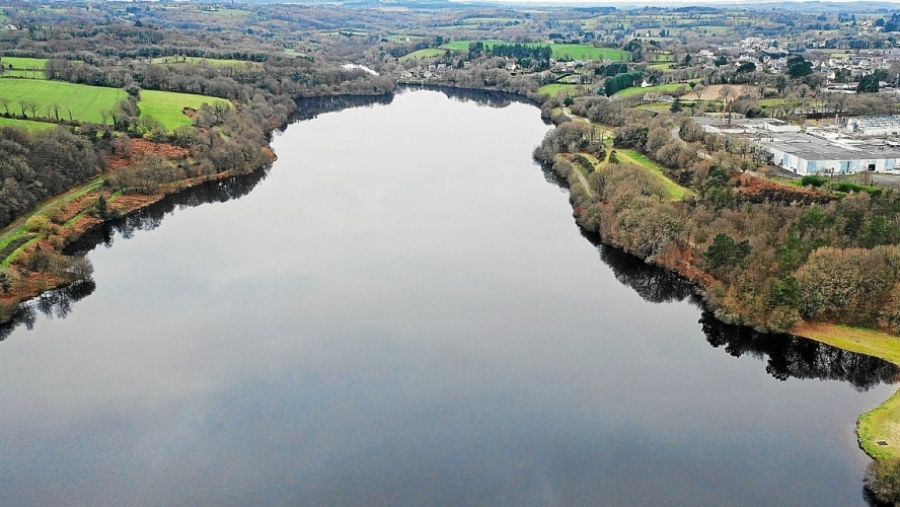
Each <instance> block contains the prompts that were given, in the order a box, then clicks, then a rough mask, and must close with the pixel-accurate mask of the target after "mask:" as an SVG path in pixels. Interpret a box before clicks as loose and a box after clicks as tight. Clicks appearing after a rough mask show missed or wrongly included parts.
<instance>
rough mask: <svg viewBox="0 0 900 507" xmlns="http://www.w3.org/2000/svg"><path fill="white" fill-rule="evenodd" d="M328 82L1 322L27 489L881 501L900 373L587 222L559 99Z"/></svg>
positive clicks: (92, 496) (275, 498)
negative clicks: (747, 324) (812, 335)
mask: <svg viewBox="0 0 900 507" xmlns="http://www.w3.org/2000/svg"><path fill="white" fill-rule="evenodd" d="M344 106H360V107H350V108H347V109H340V108H341V107H344ZM301 107H302V108H303V111H304V116H303V117H304V118H306V119H305V120H303V121H299V122H297V123H293V124H291V125H290V126H288V127H287V128H286V129H285V131H284V132H283V133H278V134H276V135H275V136H274V138H273V141H272V147H273V148H274V150H275V152H276V153H277V154H278V157H279V159H278V161H277V162H276V163H275V164H273V166H272V167H271V168H270V169H268V170H267V171H266V172H260V173H257V174H255V175H251V176H248V177H244V178H234V179H231V180H228V181H225V182H222V183H217V184H211V185H207V186H204V187H201V188H198V189H195V190H193V191H190V192H187V193H185V194H182V195H179V196H176V197H172V198H169V199H167V200H166V201H164V202H163V203H161V204H160V205H158V206H156V207H154V208H151V209H148V210H145V211H144V212H142V213H140V214H138V215H135V216H134V217H131V218H129V219H128V220H124V221H122V222H121V223H119V224H117V225H116V226H115V227H110V228H107V229H106V230H100V231H97V233H96V234H95V235H93V236H92V237H90V238H87V239H86V240H85V241H86V242H87V244H90V243H91V242H100V244H101V245H105V246H99V247H98V248H95V249H93V250H92V251H91V252H90V253H89V258H90V259H91V261H92V262H93V265H94V267H95V276H94V283H93V284H85V285H82V286H79V287H75V288H72V289H70V290H68V291H60V292H58V293H55V294H51V295H48V297H46V298H43V299H42V300H41V301H39V302H36V303H35V304H34V305H33V307H32V308H33V311H30V312H25V313H23V315H22V318H21V320H22V322H23V323H24V324H25V325H19V326H17V327H8V328H6V329H5V331H4V334H3V335H0V336H5V340H4V341H3V342H2V343H0V385H3V391H2V395H0V405H2V407H3V410H2V411H0V451H2V452H0V470H3V473H2V474H0V491H2V498H3V501H2V503H3V505H9V506H46V505H84V506H146V505H160V506H170V505H171V506H181V505H192V506H217V507H222V506H247V505H254V506H299V505H303V506H349V505H359V506H445V505H446V506H458V505H485V506H503V505H509V506H532V505H533V506H550V505H553V506H557V505H558V506H582V505H599V506H667V505H671V506H683V505H693V506H717V507H718V506H749V505H779V506H852V505H865V501H864V498H863V493H862V477H863V473H864V470H865V466H866V463H867V462H868V458H867V457H866V456H865V455H864V454H863V453H862V452H861V451H860V450H859V449H858V447H857V445H856V441H855V433H854V423H855V420H856V418H857V417H858V416H859V414H861V413H863V412H864V411H866V410H868V409H870V408H872V407H874V406H876V405H877V404H879V403H881V402H882V401H883V400H884V399H886V398H887V397H888V396H889V395H890V394H891V393H892V392H893V390H894V386H892V385H890V384H889V383H890V382H892V381H893V379H894V378H896V376H897V371H896V369H895V368H894V367H892V366H890V365H887V364H885V363H882V362H880V361H877V360H874V359H871V358H866V357H863V356H858V355H855V354H850V353H845V352H842V351H839V350H836V349H832V348H829V347H825V346H822V345H819V344H816V343H814V342H809V341H807V340H802V339H797V338H791V337H785V336H766V335H757V334H755V333H752V332H750V331H748V330H746V329H740V328H734V327H729V326H724V325H721V324H718V323H716V322H715V321H714V320H713V319H712V318H711V317H710V316H709V315H708V314H706V313H704V312H703V311H702V309H701V308H700V307H699V306H698V305H697V303H696V301H694V299H695V298H694V296H692V295H691V290H690V287H689V286H688V285H687V284H686V283H684V281H683V280H680V279H679V278H677V277H675V276H672V275H670V274H667V273H665V272H662V271H660V270H658V269H655V268H652V267H650V266H647V265H646V264H643V263H642V262H640V261H638V260H636V259H635V258H633V257H630V256H628V255H625V254H623V253H621V252H619V251H617V250H615V249H612V248H608V247H604V246H601V245H600V244H599V242H598V241H597V239H596V238H591V237H585V236H583V235H582V234H581V233H580V231H579V229H578V228H577V226H576V225H575V223H574V221H573V219H572V211H571V207H570V205H569V202H568V195H567V193H566V192H565V191H563V190H562V189H561V188H560V187H559V186H557V185H556V184H554V181H553V178H552V177H551V176H550V175H548V174H546V173H545V172H544V171H542V169H541V167H539V166H538V165H536V164H535V163H534V162H533V161H532V159H531V150H532V148H533V147H534V146H535V145H537V144H539V143H540V141H541V139H542V137H543V136H544V134H545V133H546V132H547V131H548V130H549V129H550V127H548V126H547V125H545V124H544V123H542V122H541V119H540V115H539V111H538V109H537V108H535V107H534V106H532V105H528V104H524V103H519V102H515V101H510V100H508V99H506V98H504V97H502V96H496V95H480V94H474V93H464V94H459V95H452V94H451V96H448V95H447V94H444V93H440V92H437V91H424V90H418V91H404V92H402V93H399V94H398V95H396V96H394V97H393V98H379V99H372V100H366V99H354V100H347V101H346V103H344V102H342V101H341V100H335V101H324V102H319V103H306V104H302V105H301ZM329 109H339V110H337V111H331V112H329ZM61 317H65V318H61ZM29 328H30V329H29ZM885 382H888V383H885Z"/></svg>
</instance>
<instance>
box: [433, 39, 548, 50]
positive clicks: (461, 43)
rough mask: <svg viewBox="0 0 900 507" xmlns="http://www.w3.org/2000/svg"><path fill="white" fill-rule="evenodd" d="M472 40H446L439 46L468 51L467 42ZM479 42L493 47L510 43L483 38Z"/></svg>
mask: <svg viewBox="0 0 900 507" xmlns="http://www.w3.org/2000/svg"><path fill="white" fill-rule="evenodd" d="M472 42H477V41H467V40H458V41H455V42H448V43H447V44H444V45H443V46H441V47H443V48H447V49H454V50H456V51H468V49H469V44H470V43H472ZM481 42H482V44H484V45H485V46H487V47H488V48H491V47H493V46H494V45H495V44H510V43H509V42H503V41H502V40H483V41H481ZM535 45H536V44H535Z"/></svg>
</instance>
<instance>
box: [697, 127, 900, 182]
mask: <svg viewBox="0 0 900 507" xmlns="http://www.w3.org/2000/svg"><path fill="white" fill-rule="evenodd" d="M696 120H697V121H698V123H700V124H701V125H703V127H704V129H705V130H706V131H708V132H713V133H718V134H723V135H731V136H740V137H744V138H747V139H749V140H751V141H752V142H753V143H754V145H755V148H756V152H757V154H758V155H759V158H760V159H761V161H762V162H764V163H768V164H770V165H775V166H779V167H781V168H782V169H785V170H787V171H790V172H792V173H794V174H797V175H800V176H806V175H810V174H817V175H824V176H837V175H842V174H854V173H859V172H878V173H888V174H900V116H877V117H875V116H873V117H862V118H852V119H848V120H842V121H838V122H836V124H835V125H832V126H828V127H808V128H806V130H805V131H802V130H801V128H800V127H799V126H796V125H791V124H788V123H786V122H783V121H781V120H775V119H770V118H759V119H739V120H734V121H732V122H731V124H728V125H722V120H721V119H713V118H696Z"/></svg>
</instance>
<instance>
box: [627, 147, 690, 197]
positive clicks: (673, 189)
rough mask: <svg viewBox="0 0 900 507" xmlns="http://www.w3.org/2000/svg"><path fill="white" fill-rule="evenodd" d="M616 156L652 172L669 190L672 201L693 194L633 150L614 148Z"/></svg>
mask: <svg viewBox="0 0 900 507" xmlns="http://www.w3.org/2000/svg"><path fill="white" fill-rule="evenodd" d="M616 156H617V157H619V160H620V161H621V162H626V163H631V164H636V165H639V166H641V167H643V168H645V169H647V170H648V171H650V172H651V173H653V174H654V175H655V176H656V177H657V178H658V179H659V180H660V181H661V182H662V183H663V185H665V187H666V190H667V191H668V192H669V199H671V200H673V201H680V200H683V199H684V198H685V196H687V195H690V194H693V192H692V191H691V190H689V189H687V188H684V187H682V186H681V185H679V184H678V183H675V182H674V181H672V180H671V179H669V177H668V176H666V173H665V172H663V168H662V167H660V166H659V165H657V164H656V163H655V162H653V161H652V160H650V159H648V158H647V157H645V156H643V155H641V154H640V153H638V152H636V151H634V150H621V149H616Z"/></svg>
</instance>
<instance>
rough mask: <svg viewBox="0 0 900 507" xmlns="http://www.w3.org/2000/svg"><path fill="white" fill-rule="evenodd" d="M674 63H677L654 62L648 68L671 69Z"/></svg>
mask: <svg viewBox="0 0 900 507" xmlns="http://www.w3.org/2000/svg"><path fill="white" fill-rule="evenodd" d="M672 65H675V64H674V63H672V62H668V63H656V64H653V65H650V66H648V67H647V68H648V69H654V70H662V71H666V70H669V69H670V68H671V67H672Z"/></svg>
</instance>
